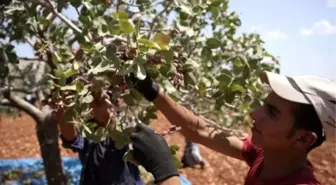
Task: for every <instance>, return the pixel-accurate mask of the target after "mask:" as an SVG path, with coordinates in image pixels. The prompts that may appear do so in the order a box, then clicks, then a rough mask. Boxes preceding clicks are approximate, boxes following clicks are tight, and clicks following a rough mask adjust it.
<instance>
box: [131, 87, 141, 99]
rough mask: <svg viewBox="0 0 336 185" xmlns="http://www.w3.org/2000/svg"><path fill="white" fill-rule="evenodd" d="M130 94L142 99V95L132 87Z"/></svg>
mask: <svg viewBox="0 0 336 185" xmlns="http://www.w3.org/2000/svg"><path fill="white" fill-rule="evenodd" d="M130 94H131V95H132V96H133V98H134V99H135V100H137V101H141V100H142V95H141V94H140V93H139V92H138V91H137V90H135V89H131V90H130Z"/></svg>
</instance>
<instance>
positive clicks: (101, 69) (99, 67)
mask: <svg viewBox="0 0 336 185" xmlns="http://www.w3.org/2000/svg"><path fill="white" fill-rule="evenodd" d="M109 68H110V65H109V61H107V60H103V61H101V62H100V63H99V64H98V65H97V66H96V67H94V68H92V69H90V70H89V71H88V74H91V73H92V74H94V75H96V74H98V73H102V72H105V71H107V70H108V69H109Z"/></svg>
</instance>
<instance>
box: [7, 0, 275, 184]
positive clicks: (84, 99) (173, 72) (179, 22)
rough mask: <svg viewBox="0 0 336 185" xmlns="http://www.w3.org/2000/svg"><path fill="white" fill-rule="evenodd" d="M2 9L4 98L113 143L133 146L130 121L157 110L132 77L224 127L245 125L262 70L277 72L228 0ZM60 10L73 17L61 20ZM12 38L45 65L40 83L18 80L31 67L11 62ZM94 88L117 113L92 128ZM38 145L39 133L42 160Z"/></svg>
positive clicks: (17, 0)
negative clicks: (30, 98) (27, 95)
mask: <svg viewBox="0 0 336 185" xmlns="http://www.w3.org/2000/svg"><path fill="white" fill-rule="evenodd" d="M1 9H2V10H3V11H1V12H2V13H1V14H2V16H1V19H0V21H1V26H0V37H1V39H2V40H1V46H0V49H1V52H2V53H1V54H2V55H1V60H0V75H1V83H2V87H3V88H2V95H3V97H4V98H5V99H7V100H8V102H7V103H8V104H9V105H14V106H15V107H17V108H19V109H21V110H24V111H26V112H27V113H28V114H30V115H31V116H32V117H33V118H34V119H35V120H36V122H37V123H38V124H37V125H41V124H39V123H42V122H43V119H45V118H46V116H45V114H44V113H43V111H41V110H42V108H41V107H42V106H43V105H45V104H50V103H53V104H55V105H56V106H57V107H59V108H63V109H64V110H65V116H64V118H65V119H66V120H67V121H68V122H71V123H73V124H74V125H76V127H77V128H79V130H80V131H81V134H82V135H83V136H84V137H89V138H91V139H93V140H95V141H100V140H102V139H105V138H106V137H111V138H112V139H114V140H115V141H116V143H117V146H118V147H119V146H123V145H125V144H128V143H129V142H130V140H129V138H128V136H129V134H130V133H131V132H132V131H133V126H134V125H133V124H131V123H133V122H134V120H135V121H142V122H144V123H147V124H148V123H149V122H150V120H152V119H155V118H156V117H157V116H156V108H155V106H154V105H153V104H152V103H150V102H148V101H146V100H145V99H144V98H143V97H142V96H141V95H140V94H139V93H138V92H137V91H136V90H135V89H134V87H133V85H134V84H133V83H132V81H131V80H130V75H131V74H134V76H135V77H136V78H138V79H140V80H141V79H144V78H146V77H147V76H150V78H152V79H153V80H154V81H156V82H157V83H158V84H159V85H160V86H161V88H162V89H163V90H164V91H165V92H166V93H167V94H169V95H170V96H171V97H173V98H174V99H175V100H176V101H177V102H178V103H183V104H188V105H189V106H191V107H192V108H193V109H194V111H195V112H196V113H197V114H199V115H203V116H204V117H208V118H210V117H211V118H215V119H217V121H216V124H211V125H210V126H215V127H217V128H218V129H223V128H224V127H230V126H241V125H244V124H246V123H247V119H246V113H247V112H248V111H249V110H250V109H251V108H253V107H255V106H258V105H260V98H261V97H262V96H263V90H262V84H261V83H260V81H259V74H260V73H261V72H262V71H265V70H267V71H275V72H279V62H278V60H277V58H275V57H274V56H272V55H271V54H270V53H269V52H267V51H266V50H265V48H264V46H263V44H264V42H263V40H262V39H261V37H260V35H258V34H256V33H241V34H238V28H239V27H240V26H241V20H240V18H239V15H238V14H237V13H236V12H234V11H231V10H229V1H228V0H210V1H206V0H188V1H187V0H169V1H161V0H124V1H122V0H115V1H112V0H105V1H102V0H83V1H80V0H70V1H63V0H55V1H52V0H45V1H43V0H26V1H23V0H12V1H4V2H3V3H2V5H1ZM67 9H73V10H75V12H76V13H77V16H78V19H77V20H71V19H69V18H68V17H66V16H65V15H64V11H65V10H67ZM14 43H29V44H30V45H31V47H32V48H33V49H34V51H35V58H34V61H36V62H38V64H39V65H40V64H44V67H43V71H42V72H40V73H41V75H42V76H43V78H41V79H40V80H39V81H36V80H34V77H32V78H33V81H34V83H31V84H30V85H27V84H25V83H24V82H26V81H27V80H26V79H25V78H24V77H25V76H27V75H29V74H28V73H29V72H28V73H26V72H22V71H23V70H24V69H25V68H19V67H18V66H20V65H22V63H25V61H26V60H25V61H24V60H21V59H20V58H18V54H17V53H15V50H14ZM28 70H29V69H28ZM11 71H16V73H17V74H19V75H21V77H22V78H17V79H16V80H19V81H20V80H21V81H20V82H19V81H17V82H15V83H14V80H13V78H12V72H11ZM30 72H31V71H30ZM35 74H36V73H35ZM69 79H71V80H69ZM30 81H32V80H30ZM22 87H25V88H27V89H29V90H30V91H34V93H35V94H36V97H37V98H38V100H39V102H41V105H32V104H30V103H29V102H26V101H22V102H21V101H19V100H22V96H20V94H17V93H18V92H16V91H15V90H16V89H18V88H22ZM101 91H106V92H107V93H108V94H109V95H110V100H109V101H108V103H110V104H111V105H112V106H113V107H114V109H115V110H116V111H121V114H120V116H116V115H117V113H116V114H114V115H112V116H111V117H110V120H109V124H108V126H107V127H106V128H98V129H94V128H96V127H95V124H94V123H90V122H89V121H88V120H89V119H90V118H91V111H92V109H91V106H90V104H91V102H92V101H93V99H94V97H95V96H96V95H97V94H98V93H99V92H101ZM21 93H22V92H21ZM20 102H21V103H20ZM37 115H39V116H37ZM132 120H133V121H132ZM51 129H56V127H55V128H54V127H53V128H51ZM46 132H47V131H46ZM55 133H56V132H55ZM41 137H42V136H41ZM53 137H57V136H56V135H55V136H53ZM54 139H55V138H54ZM39 141H40V140H39ZM53 142H54V143H55V142H56V144H57V139H56V140H54V141H53ZM42 143H43V141H42V138H41V141H40V145H41V150H42V156H43V157H44V160H47V158H48V156H47V155H43V152H45V153H48V151H43V145H42ZM55 148H56V151H57V152H59V149H58V148H57V146H54V149H55ZM175 151H176V147H172V152H175ZM56 157H59V155H58V156H56ZM60 166H61V165H60ZM45 167H48V166H45ZM46 170H47V168H46ZM58 170H61V168H60V169H58ZM50 173H52V172H50ZM60 174H62V173H60ZM48 175H49V177H55V176H53V175H52V174H48V173H47V176H48ZM48 180H49V183H51V181H52V180H51V178H49V179H48ZM58 182H61V181H58ZM56 184H57V183H56ZM58 184H61V183H58Z"/></svg>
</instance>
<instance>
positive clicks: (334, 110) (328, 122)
mask: <svg viewBox="0 0 336 185" xmlns="http://www.w3.org/2000/svg"><path fill="white" fill-rule="evenodd" d="M261 81H262V82H264V83H267V84H268V85H269V86H270V88H271V89H272V90H273V91H274V92H275V93H276V94H277V95H278V96H280V97H282V98H283V99H286V100H289V101H292V102H297V103H302V104H311V105H313V106H314V108H315V111H316V113H317V115H318V117H319V119H320V121H321V123H322V126H323V128H324V133H325V134H326V135H327V136H334V135H335V132H336V83H335V82H333V81H331V80H328V79H325V78H320V77H316V76H297V77H288V76H285V75H280V74H277V73H272V72H263V73H262V74H261Z"/></svg>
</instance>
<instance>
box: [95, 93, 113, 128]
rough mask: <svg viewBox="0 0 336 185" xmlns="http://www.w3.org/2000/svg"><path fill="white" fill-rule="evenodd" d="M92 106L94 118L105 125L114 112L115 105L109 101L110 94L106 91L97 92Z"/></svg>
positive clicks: (101, 124)
mask: <svg viewBox="0 0 336 185" xmlns="http://www.w3.org/2000/svg"><path fill="white" fill-rule="evenodd" d="M91 107H92V115H93V118H94V119H95V120H96V121H97V122H98V123H99V125H100V126H103V127H105V126H106V124H107V122H108V120H109V118H110V116H111V115H112V114H113V113H114V110H113V107H112V105H111V104H110V103H109V96H108V95H107V94H106V93H105V92H104V91H100V92H97V93H96V94H95V95H94V100H93V102H92V103H91Z"/></svg>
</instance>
